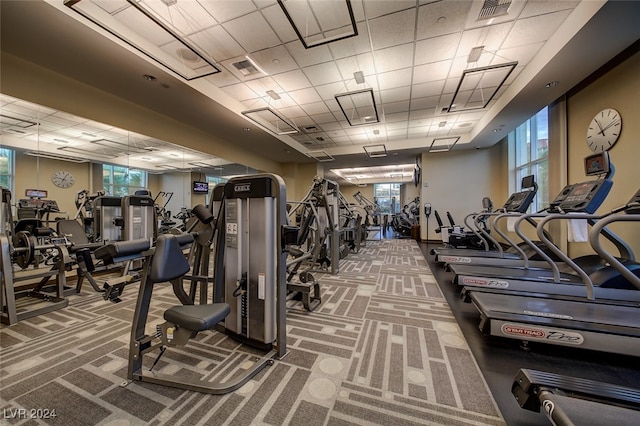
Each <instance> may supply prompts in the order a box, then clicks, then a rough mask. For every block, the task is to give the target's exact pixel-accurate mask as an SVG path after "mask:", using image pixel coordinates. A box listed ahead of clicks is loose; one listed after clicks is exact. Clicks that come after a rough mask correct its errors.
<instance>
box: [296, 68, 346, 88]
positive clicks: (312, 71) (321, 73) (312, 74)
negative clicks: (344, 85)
mask: <svg viewBox="0 0 640 426" xmlns="http://www.w3.org/2000/svg"><path fill="white" fill-rule="evenodd" d="M302 71H304V73H305V75H306V76H307V78H308V79H309V81H310V82H311V84H313V85H314V86H316V85H321V84H327V83H334V82H336V81H342V75H340V71H339V70H338V67H337V66H336V64H335V63H334V62H327V63H324V64H319V65H312V66H309V67H305V68H303V69H302Z"/></svg>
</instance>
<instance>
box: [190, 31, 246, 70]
mask: <svg viewBox="0 0 640 426" xmlns="http://www.w3.org/2000/svg"><path fill="white" fill-rule="evenodd" d="M189 39H190V40H191V41H192V42H193V43H194V44H195V45H196V46H198V47H200V48H201V50H202V51H203V52H206V53H207V54H208V55H209V56H210V57H212V58H214V59H215V60H216V61H217V62H220V61H224V60H226V59H230V58H233V57H235V56H238V55H242V54H243V53H244V50H243V49H242V46H240V45H239V44H238V43H237V42H236V41H235V40H234V39H233V37H231V35H229V33H228V32H227V31H226V30H225V29H224V28H223V27H222V26H220V25H216V26H214V27H210V28H207V29H206V30H204V31H200V32H198V33H195V34H193V35H192V36H191V37H189Z"/></svg>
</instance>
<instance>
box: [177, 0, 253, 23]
mask: <svg viewBox="0 0 640 426" xmlns="http://www.w3.org/2000/svg"><path fill="white" fill-rule="evenodd" d="M180 3H182V2H180ZM199 3H200V4H202V7H204V8H205V9H206V10H207V12H209V13H210V14H211V16H213V17H214V18H215V19H216V20H217V21H218V22H227V21H229V20H231V19H234V18H238V17H240V16H242V15H246V14H249V13H251V12H253V11H254V10H256V8H255V6H254V5H253V2H250V1H238V0H215V1H200V2H199Z"/></svg>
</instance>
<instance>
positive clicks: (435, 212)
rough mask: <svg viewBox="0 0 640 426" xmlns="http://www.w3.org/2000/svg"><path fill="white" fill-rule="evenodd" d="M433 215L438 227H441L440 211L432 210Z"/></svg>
mask: <svg viewBox="0 0 640 426" xmlns="http://www.w3.org/2000/svg"><path fill="white" fill-rule="evenodd" d="M433 215H434V216H435V217H436V222H438V228H442V227H443V226H444V224H443V223H442V219H441V218H440V213H438V210H434V211H433Z"/></svg>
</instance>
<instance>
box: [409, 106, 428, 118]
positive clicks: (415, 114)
mask: <svg viewBox="0 0 640 426" xmlns="http://www.w3.org/2000/svg"><path fill="white" fill-rule="evenodd" d="M433 115H434V114H433V108H430V109H417V110H413V111H411V112H410V113H409V120H424V119H427V118H432V117H433Z"/></svg>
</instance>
